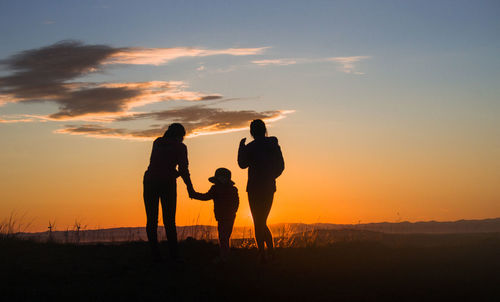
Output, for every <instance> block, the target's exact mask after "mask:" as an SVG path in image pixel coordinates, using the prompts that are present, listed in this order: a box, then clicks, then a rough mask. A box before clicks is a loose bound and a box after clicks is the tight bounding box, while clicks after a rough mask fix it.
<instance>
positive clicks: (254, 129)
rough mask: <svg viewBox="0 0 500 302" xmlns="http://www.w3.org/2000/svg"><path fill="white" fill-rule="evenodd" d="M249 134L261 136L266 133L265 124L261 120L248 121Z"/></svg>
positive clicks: (255, 136)
mask: <svg viewBox="0 0 500 302" xmlns="http://www.w3.org/2000/svg"><path fill="white" fill-rule="evenodd" d="M250 134H251V135H252V136H253V137H254V138H257V137H263V136H266V134H267V129H266V124H264V121H263V120H260V119H258V120H253V121H252V122H251V123H250Z"/></svg>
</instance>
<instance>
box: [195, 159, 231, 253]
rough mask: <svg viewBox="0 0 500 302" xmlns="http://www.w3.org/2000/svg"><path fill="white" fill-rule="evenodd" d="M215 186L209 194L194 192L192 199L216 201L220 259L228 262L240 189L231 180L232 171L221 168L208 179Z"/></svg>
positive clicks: (215, 210)
mask: <svg viewBox="0 0 500 302" xmlns="http://www.w3.org/2000/svg"><path fill="white" fill-rule="evenodd" d="M208 181H210V182H211V183H213V184H214V185H213V186H212V187H211V188H210V190H208V192H207V193H204V194H203V193H198V192H196V191H195V192H192V193H191V195H190V197H191V198H194V199H198V200H211V199H213V201H214V213H215V219H216V220H217V230H218V231H219V246H220V259H221V260H222V261H226V260H227V256H228V254H229V238H230V237H231V233H232V232H233V225H234V219H235V218H236V211H237V210H238V206H239V203H240V202H239V197H238V189H237V188H236V187H235V186H234V182H233V181H232V180H231V171H229V170H228V169H226V168H219V169H217V170H216V171H215V175H214V176H212V177H210V178H209V179H208Z"/></svg>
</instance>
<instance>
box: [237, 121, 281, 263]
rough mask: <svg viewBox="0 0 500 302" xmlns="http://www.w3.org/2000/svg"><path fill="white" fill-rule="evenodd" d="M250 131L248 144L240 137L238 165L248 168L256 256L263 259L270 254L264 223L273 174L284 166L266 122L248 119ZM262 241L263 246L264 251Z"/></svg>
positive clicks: (270, 242) (268, 233)
mask: <svg viewBox="0 0 500 302" xmlns="http://www.w3.org/2000/svg"><path fill="white" fill-rule="evenodd" d="M250 134H251V135H252V137H253V139H254V140H253V141H251V142H250V143H249V144H248V145H245V141H246V138H243V139H242V140H241V141H240V147H239V150H238V165H239V166H240V168H242V169H246V168H248V182H247V193H248V202H249V204H250V211H251V212H252V217H253V222H254V227H255V239H256V241H257V247H258V248H259V260H260V262H262V263H265V262H266V261H267V258H268V257H270V258H273V257H274V245H273V236H272V234H271V231H270V230H269V228H268V227H267V217H268V216H269V212H270V211H271V206H272V204H273V198H274V192H276V178H277V177H278V176H280V175H281V173H282V172H283V170H284V169H285V163H284V160H283V155H282V153H281V148H280V146H279V144H278V139H277V138H276V137H274V136H271V137H268V136H267V130H266V124H265V123H264V122H263V121H262V120H260V119H258V120H253V121H252V123H251V124H250ZM264 244H265V246H267V255H266V252H265V248H264Z"/></svg>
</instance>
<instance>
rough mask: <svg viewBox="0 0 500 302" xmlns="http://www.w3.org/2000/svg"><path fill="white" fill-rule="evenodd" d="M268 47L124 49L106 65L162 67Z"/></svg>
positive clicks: (249, 52) (253, 53) (244, 54)
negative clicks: (190, 58) (176, 60)
mask: <svg viewBox="0 0 500 302" xmlns="http://www.w3.org/2000/svg"><path fill="white" fill-rule="evenodd" d="M267 48H268V47H258V48H227V49H216V50H211V49H202V48H190V47H175V48H123V49H121V50H120V51H117V52H116V53H114V54H112V55H111V56H110V57H109V58H108V59H107V60H106V61H104V64H137V65H162V64H166V63H168V62H170V61H172V60H175V59H178V58H182V57H206V56H215V55H231V56H249V55H258V54H262V53H263V52H264V51H265V50H266V49H267Z"/></svg>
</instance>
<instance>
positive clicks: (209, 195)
mask: <svg viewBox="0 0 500 302" xmlns="http://www.w3.org/2000/svg"><path fill="white" fill-rule="evenodd" d="M190 197H191V198H194V199H198V200H211V199H214V190H213V186H212V187H211V188H210V190H208V192H207V193H198V192H196V191H194V192H192V193H191V196H190Z"/></svg>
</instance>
